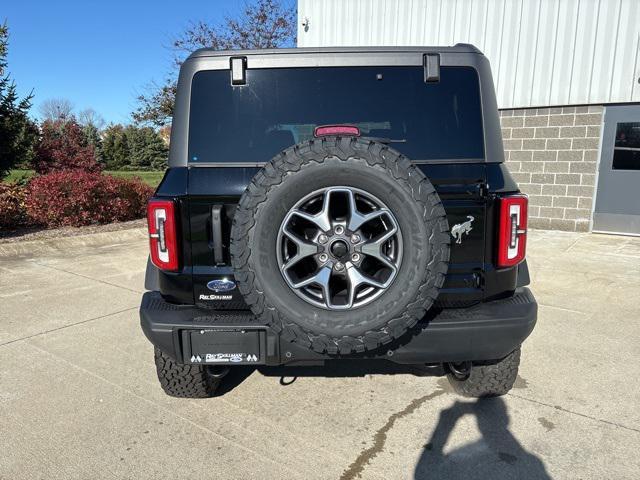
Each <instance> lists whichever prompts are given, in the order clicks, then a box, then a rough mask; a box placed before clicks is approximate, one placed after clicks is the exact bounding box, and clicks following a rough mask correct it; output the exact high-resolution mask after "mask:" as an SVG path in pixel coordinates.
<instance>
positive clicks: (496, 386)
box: [448, 347, 520, 398]
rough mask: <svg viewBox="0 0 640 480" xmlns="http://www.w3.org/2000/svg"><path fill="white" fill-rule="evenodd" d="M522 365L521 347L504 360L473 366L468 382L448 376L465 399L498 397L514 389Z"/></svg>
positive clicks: (452, 384)
mask: <svg viewBox="0 0 640 480" xmlns="http://www.w3.org/2000/svg"><path fill="white" fill-rule="evenodd" d="M519 365H520V347H518V348H517V349H516V350H514V351H513V352H511V353H510V354H509V355H507V356H506V357H505V358H503V359H502V360H500V361H498V362H496V363H492V364H488V365H473V366H472V367H471V374H470V375H469V378H467V379H466V380H458V379H456V378H455V377H454V376H453V375H452V374H448V378H449V382H450V383H451V386H452V387H453V389H454V390H455V391H456V393H458V394H460V395H463V396H465V397H474V398H482V397H498V396H501V395H505V394H507V393H508V392H509V390H511V388H513V384H514V383H515V381H516V378H517V376H518V366H519Z"/></svg>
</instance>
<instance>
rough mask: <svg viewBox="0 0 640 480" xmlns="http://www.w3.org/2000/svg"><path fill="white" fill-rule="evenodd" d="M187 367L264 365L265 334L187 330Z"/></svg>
mask: <svg viewBox="0 0 640 480" xmlns="http://www.w3.org/2000/svg"><path fill="white" fill-rule="evenodd" d="M181 333H182V342H183V345H184V346H185V348H184V350H183V351H184V363H192V364H215V365H218V364H252V365H256V364H264V363H265V359H264V349H263V348H261V345H264V343H265V335H266V334H265V332H264V330H245V329H218V328H215V329H212V328H203V329H201V330H183V331H182V332H181Z"/></svg>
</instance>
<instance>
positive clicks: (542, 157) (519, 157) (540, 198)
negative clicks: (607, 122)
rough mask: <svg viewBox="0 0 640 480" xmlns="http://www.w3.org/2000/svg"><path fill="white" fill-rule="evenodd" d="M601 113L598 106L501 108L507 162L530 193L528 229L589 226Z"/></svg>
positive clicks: (514, 174) (518, 180) (559, 228)
mask: <svg viewBox="0 0 640 480" xmlns="http://www.w3.org/2000/svg"><path fill="white" fill-rule="evenodd" d="M602 112H603V108H602V106H599V105H595V106H593V105H592V106H588V107H555V108H554V107H552V108H530V109H520V110H502V111H501V112H500V122H501V124H502V138H503V141H504V149H505V158H506V160H507V166H508V168H509V171H510V172H511V174H512V175H513V178H514V179H515V180H516V181H517V182H518V184H519V186H520V189H521V190H522V191H523V192H524V193H526V194H528V195H529V225H530V226H531V227H533V228H547V229H554V230H569V231H586V230H588V229H589V221H590V220H591V205H592V201H593V195H594V189H595V174H596V165H597V159H598V147H599V144H600V130H601V124H602Z"/></svg>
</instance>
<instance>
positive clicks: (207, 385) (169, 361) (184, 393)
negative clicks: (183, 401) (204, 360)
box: [154, 347, 220, 398]
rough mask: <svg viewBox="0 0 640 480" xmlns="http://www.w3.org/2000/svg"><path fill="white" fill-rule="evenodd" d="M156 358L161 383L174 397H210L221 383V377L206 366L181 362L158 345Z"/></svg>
mask: <svg viewBox="0 0 640 480" xmlns="http://www.w3.org/2000/svg"><path fill="white" fill-rule="evenodd" d="M154 360H155V363H156V371H157V372H158V380H160V385H161V386H162V389H163V390H164V391H165V393H166V394H167V395H170V396H172V397H179V398H209V397H212V396H213V395H214V393H215V391H216V389H217V387H218V385H219V384H220V379H219V378H215V377H212V376H211V375H209V374H208V372H207V369H206V367H205V366H203V365H190V364H185V365H183V364H179V363H177V362H176V361H175V360H174V359H173V358H171V357H169V356H168V355H166V354H165V353H163V352H162V351H161V350H160V349H159V348H158V347H154Z"/></svg>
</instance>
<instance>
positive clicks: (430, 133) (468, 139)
mask: <svg viewBox="0 0 640 480" xmlns="http://www.w3.org/2000/svg"><path fill="white" fill-rule="evenodd" d="M246 73H247V84H246V85H243V86H231V84H230V74H229V71H228V70H208V71H201V72H198V73H197V74H196V75H195V76H194V78H193V83H192V90H191V108H190V119H189V161H190V162H256V163H258V162H265V161H268V160H269V159H271V158H272V157H273V156H275V155H276V154H277V153H278V152H280V151H281V150H283V149H285V148H287V147H289V146H291V145H294V144H296V143H299V142H302V141H304V140H308V139H310V138H312V137H313V129H314V128H315V127H316V126H318V125H334V124H349V125H357V126H358V127H360V130H361V135H362V136H371V137H381V138H389V139H393V140H400V141H402V142H401V143H392V144H391V146H393V148H395V149H397V150H399V151H400V152H401V153H403V154H405V155H406V156H408V157H409V158H411V159H413V160H431V159H434V160H436V159H440V160H442V159H460V158H476V159H479V158H483V157H484V147H483V140H482V113H481V107H480V92H479V84H478V75H477V73H476V71H475V70H474V69H472V68H469V67H443V68H441V70H440V75H441V78H440V81H439V82H438V83H425V82H424V71H423V68H422V67H325V68H274V69H254V70H252V69H249V70H247V72H246Z"/></svg>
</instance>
